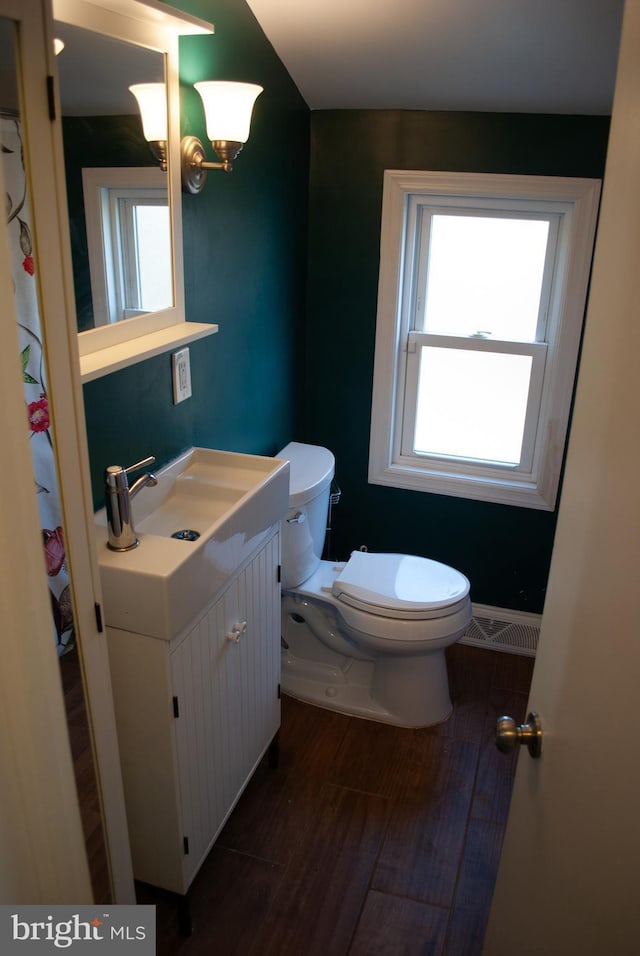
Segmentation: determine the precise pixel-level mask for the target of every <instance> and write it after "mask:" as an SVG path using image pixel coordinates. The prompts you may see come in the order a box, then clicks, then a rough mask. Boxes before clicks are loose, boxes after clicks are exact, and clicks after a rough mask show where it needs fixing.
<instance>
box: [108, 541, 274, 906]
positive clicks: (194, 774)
mask: <svg viewBox="0 0 640 956" xmlns="http://www.w3.org/2000/svg"><path fill="white" fill-rule="evenodd" d="M279 565H280V534H279V526H274V527H273V528H272V529H271V532H270V534H269V535H268V536H267V539H266V541H265V539H264V538H263V539H262V544H261V546H260V547H259V548H258V549H257V550H256V551H255V552H254V553H253V554H252V555H251V556H250V557H249V559H248V561H247V562H246V563H245V564H244V565H243V566H242V567H241V568H239V569H237V570H236V572H235V573H234V574H233V575H232V576H231V577H230V579H229V580H228V582H227V584H226V586H225V587H224V588H223V589H222V590H221V591H220V592H219V593H218V594H217V595H214V596H213V599H212V601H211V603H210V605H209V606H208V607H206V608H204V609H199V612H198V613H196V611H197V609H195V608H194V618H193V622H192V624H191V625H189V626H188V627H187V628H186V629H185V630H184V631H183V632H182V633H181V634H179V635H177V636H175V637H173V638H171V639H170V640H163V639H160V638H158V637H150V636H148V635H144V634H139V633H132V632H130V631H125V630H121V629H118V628H107V632H108V645H109V657H110V663H111V674H112V682H113V693H114V700H115V710H116V721H117V727H118V739H119V744H120V755H121V764H122V773H123V782H124V790H125V802H126V808H127V818H128V825H129V834H130V841H131V852H132V858H133V870H134V876H135V878H136V879H139V880H142V881H143V882H147V883H151V884H153V885H155V886H159V887H163V888H164V889H167V890H171V891H173V892H176V893H180V894H185V893H186V892H187V890H188V888H189V885H190V884H191V882H192V880H193V878H194V877H195V875H196V873H197V872H198V870H199V868H200V866H201V864H202V863H203V861H204V859H205V857H206V856H207V854H208V852H209V850H210V849H211V846H212V845H213V843H214V841H215V839H216V837H217V836H218V834H219V832H220V830H221V829H222V827H223V825H224V823H225V821H226V819H227V817H228V816H229V814H230V813H231V810H232V809H233V807H234V805H235V803H236V802H237V800H238V798H239V796H240V794H241V793H242V791H243V789H244V787H245V786H246V784H247V783H248V781H249V779H250V778H251V775H252V774H253V772H254V770H255V768H256V766H257V764H258V763H259V761H260V759H261V758H262V756H263V755H264V754H265V752H266V751H267V749H268V748H269V745H270V744H271V742H272V740H273V739H274V737H275V735H276V734H277V732H278V728H279V726H280V694H279V680H280V583H279Z"/></svg>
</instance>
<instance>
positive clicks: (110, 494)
mask: <svg viewBox="0 0 640 956" xmlns="http://www.w3.org/2000/svg"><path fill="white" fill-rule="evenodd" d="M155 460H156V459H155V457H154V456H153V455H150V456H149V457H148V458H144V459H143V460H142V461H138V462H136V464H135V465H129V467H128V468H123V467H122V465H109V466H108V467H107V468H106V469H105V473H104V490H105V504H106V509H107V527H108V530H109V540H108V542H107V547H108V548H111V550H112V551H131V549H132V548H137V547H138V545H139V544H140V542H139V541H138V538H137V537H136V532H135V529H134V527H133V515H132V513H131V501H132V499H133V498H134V497H135V496H136V495H137V494H138V492H139V491H141V490H142V489H143V488H144V487H146V485H150V486H151V487H153V486H154V485H157V484H158V479H157V478H156V476H155V475H154V474H152V472H150V471H147V472H145V473H144V475H140V477H139V478H136V480H135V481H134V483H133V484H132V485H131V487H129V479H128V477H127V476H128V475H129V474H130V473H131V472H132V471H138V469H139V468H146V467H147V465H152V464H153V463H154V461H155Z"/></svg>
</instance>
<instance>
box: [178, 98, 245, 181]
mask: <svg viewBox="0 0 640 956" xmlns="http://www.w3.org/2000/svg"><path fill="white" fill-rule="evenodd" d="M194 86H195V88H196V90H197V91H198V93H199V94H200V96H201V97H202V102H203V105H204V112H205V119H206V124H207V136H208V138H209V140H210V141H211V145H212V147H213V149H214V150H215V152H216V153H217V155H218V156H219V157H220V160H221V162H217V163H209V162H207V161H206V160H205V153H204V149H203V146H202V143H201V142H200V140H199V139H198V138H197V136H185V137H184V138H183V140H182V143H181V153H182V185H183V188H184V189H185V190H186V191H187V192H190V193H199V192H200V191H201V189H202V188H203V186H204V184H205V182H206V178H207V172H206V171H207V170H208V169H223V170H224V171H225V172H227V173H228V172H231V170H232V168H233V161H234V159H235V158H236V156H237V155H238V153H239V152H240V150H241V149H242V147H243V146H244V144H245V143H246V142H247V140H248V139H249V131H250V127H251V113H252V111H253V104H254V103H255V101H256V100H257V98H258V96H259V95H260V94H261V93H262V87H261V86H257V85H256V84H255V83H229V82H224V81H213V80H212V81H208V82H204V83H195V84H194Z"/></svg>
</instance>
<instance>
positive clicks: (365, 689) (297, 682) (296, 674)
mask: <svg viewBox="0 0 640 956" xmlns="http://www.w3.org/2000/svg"><path fill="white" fill-rule="evenodd" d="M443 664H444V655H443ZM374 669H375V665H374V663H373V661H356V660H353V659H350V658H347V657H340V656H339V655H337V654H336V655H335V661H334V662H333V663H328V662H326V661H313V660H309V659H308V658H303V657H296V655H295V654H294V653H292V650H291V648H289V649H288V650H283V651H282V669H281V686H282V692H283V693H284V694H286V695H287V696H289V697H294V698H295V699H296V700H301V701H304V702H305V703H307V704H314V705H315V706H316V707H323V708H324V709H325V710H333V711H337V712H338V713H341V714H348V715H349V716H352V717H364V718H366V719H367V720H376V721H378V722H380V723H383V724H393V725H394V726H396V727H428V726H432V725H434V724H439V723H442V721H444V720H447V718H448V717H449V716H450V715H451V711H452V706H451V701H450V699H449V690H448V682H447V679H446V674H445V683H444V685H443V686H444V688H445V690H444V691H441V692H440V693H439V694H437V695H436V699H433V698H432V699H431V701H425V697H426V695H425V692H424V691H425V688H424V687H423V688H422V692H421V694H420V695H419V697H417V698H416V701H415V706H414V707H409V709H407V697H406V693H405V694H403V699H402V701H401V704H402V716H399V715H398V713H396V712H395V709H394V706H393V703H394V702H393V695H389V694H388V693H387V694H386V696H385V690H386V688H385V686H384V685H385V684H386V681H385V680H382V681H380V680H379V679H376V675H375V673H374ZM376 686H377V689H378V693H379V694H380V696H381V699H382V700H385V703H387V704H388V706H384V705H383V704H382V703H381V702H380V701H379V700H377V699H376V698H375V697H374V696H372V689H373V688H376Z"/></svg>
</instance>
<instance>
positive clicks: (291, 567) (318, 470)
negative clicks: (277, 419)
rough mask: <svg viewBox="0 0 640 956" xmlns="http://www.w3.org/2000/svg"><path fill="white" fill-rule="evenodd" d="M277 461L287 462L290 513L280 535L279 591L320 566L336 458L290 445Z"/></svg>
mask: <svg viewBox="0 0 640 956" xmlns="http://www.w3.org/2000/svg"><path fill="white" fill-rule="evenodd" d="M276 458H284V459H285V460H286V461H288V462H289V511H288V513H287V516H286V518H285V520H284V522H283V531H282V587H283V589H286V588H295V587H297V586H298V584H302V582H303V581H306V580H307V578H308V577H310V576H311V575H312V574H313V572H314V571H315V570H316V568H317V567H318V565H319V564H320V559H321V557H322V549H323V548H324V538H325V533H326V530H327V513H328V510H329V494H330V489H331V479H332V478H333V475H334V472H335V458H334V457H333V454H332V453H331V452H330V451H329V449H328V448H322V447H321V446H320V445H305V444H302V443H301V442H296V441H292V442H290V443H289V444H288V445H286V446H285V447H284V448H283V449H282V450H281V451H279V452H278V454H277V455H276Z"/></svg>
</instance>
